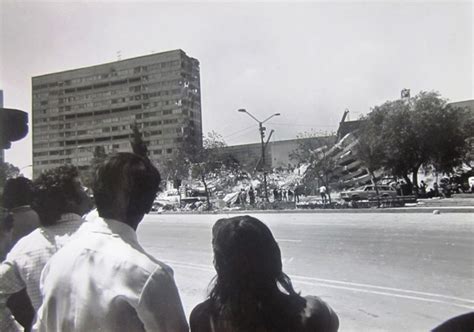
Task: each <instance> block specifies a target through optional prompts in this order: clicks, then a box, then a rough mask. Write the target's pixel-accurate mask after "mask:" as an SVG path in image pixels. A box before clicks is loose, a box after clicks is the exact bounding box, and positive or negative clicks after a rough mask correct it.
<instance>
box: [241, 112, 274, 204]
mask: <svg viewBox="0 0 474 332" xmlns="http://www.w3.org/2000/svg"><path fill="white" fill-rule="evenodd" d="M238 111H239V112H241V113H247V115H248V116H250V117H251V118H252V119H254V120H255V121H257V122H258V129H259V131H260V142H261V144H262V168H263V188H264V190H265V200H266V201H267V202H268V201H269V200H268V190H267V170H266V167H265V142H264V140H263V138H264V137H265V127H264V126H263V124H264V123H265V122H267V121H268V120H270V119H271V118H273V117H274V116H279V115H280V113H274V114H272V115H270V116H269V117H268V118H266V119H265V120H263V121H260V120H258V119H257V118H256V117H255V116H253V115H252V114H251V113H250V112H249V111H247V110H246V109H243V108H241V109H239V110H238Z"/></svg>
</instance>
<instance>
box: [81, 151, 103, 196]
mask: <svg viewBox="0 0 474 332" xmlns="http://www.w3.org/2000/svg"><path fill="white" fill-rule="evenodd" d="M105 158H107V153H106V152H105V148H104V147H103V146H96V147H95V148H94V154H93V157H92V160H91V164H90V166H89V167H88V168H87V169H86V170H85V171H84V172H83V173H82V181H83V183H84V185H85V186H86V187H88V188H91V187H92V184H93V181H94V174H95V171H96V170H97V168H98V167H99V166H100V165H101V164H102V163H103V162H104V160H105Z"/></svg>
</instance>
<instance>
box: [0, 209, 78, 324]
mask: <svg viewBox="0 0 474 332" xmlns="http://www.w3.org/2000/svg"><path fill="white" fill-rule="evenodd" d="M83 221H84V220H83V219H82V218H81V216H79V215H77V214H74V213H66V214H63V215H61V218H60V220H59V221H57V223H56V224H54V225H51V226H47V227H44V226H43V227H39V228H37V229H36V230H34V231H33V232H31V233H30V234H28V235H27V236H25V237H23V238H21V239H20V240H19V241H18V242H17V243H16V245H15V246H14V247H13V248H12V249H11V250H10V252H9V253H8V255H7V257H6V259H5V261H3V262H2V264H0V317H4V319H1V320H0V331H8V329H6V326H4V325H3V324H8V326H11V323H10V322H9V321H8V319H7V318H6V317H8V315H9V311H8V309H7V308H6V305H5V303H6V300H7V299H8V297H9V296H10V295H12V294H14V293H16V292H19V291H21V290H22V289H24V288H26V291H27V293H28V296H29V297H30V300H31V304H32V305H33V307H34V309H35V310H36V311H37V310H38V308H39V307H40V305H41V293H40V289H39V281H40V276H41V271H42V270H43V267H44V266H45V265H46V263H47V262H48V260H49V259H50V258H51V256H53V255H54V253H56V251H58V250H59V248H61V247H62V246H63V245H64V244H65V243H66V242H67V241H68V240H69V239H70V237H71V236H72V235H73V234H74V233H75V232H76V231H77V230H78V229H79V227H80V226H81V225H82V223H83Z"/></svg>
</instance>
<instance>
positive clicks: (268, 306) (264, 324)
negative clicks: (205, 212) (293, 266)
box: [190, 216, 339, 332]
mask: <svg viewBox="0 0 474 332" xmlns="http://www.w3.org/2000/svg"><path fill="white" fill-rule="evenodd" d="M212 248H213V251H214V266H215V268H216V272H217V276H216V278H215V281H214V284H213V288H212V290H211V291H210V294H209V298H208V299H207V300H206V301H204V302H202V303H200V304H198V305H197V306H196V307H195V308H194V309H193V311H192V312H191V317H190V326H191V332H217V331H223V332H237V331H261V332H270V331H271V332H274V331H291V332H303V331H324V332H333V331H337V330H338V328H339V319H338V317H337V315H336V313H335V312H334V311H333V310H332V309H331V307H330V306H329V305H328V304H326V303H325V302H324V301H323V300H322V299H320V298H319V297H317V296H306V297H302V296H300V295H299V294H298V293H297V292H296V291H295V290H294V289H293V285H292V283H291V280H290V278H289V277H288V276H287V275H286V274H285V273H284V272H283V270H282V261H281V252H280V248H279V247H278V243H277V242H276V241H275V238H274V237H273V234H272V232H271V231H270V229H269V228H268V227H267V226H266V225H265V224H264V223H262V222H261V221H260V220H258V219H255V218H253V217H250V216H238V217H233V218H229V219H220V220H218V221H217V222H216V223H215V224H214V226H213V228H212Z"/></svg>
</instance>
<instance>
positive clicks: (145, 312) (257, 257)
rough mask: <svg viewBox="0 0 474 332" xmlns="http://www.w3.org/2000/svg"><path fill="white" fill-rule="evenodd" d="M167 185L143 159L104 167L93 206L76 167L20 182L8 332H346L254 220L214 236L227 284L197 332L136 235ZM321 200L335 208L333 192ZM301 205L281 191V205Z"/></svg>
mask: <svg viewBox="0 0 474 332" xmlns="http://www.w3.org/2000/svg"><path fill="white" fill-rule="evenodd" d="M160 182H161V177H160V173H159V171H158V170H157V169H156V168H155V166H154V165H153V164H152V163H151V162H150V161H149V160H148V159H147V158H143V157H141V156H138V155H136V154H133V153H117V154H113V155H110V156H108V157H107V159H106V160H105V161H104V162H103V163H102V164H101V165H99V166H98V168H97V169H96V170H95V174H94V181H93V186H92V192H93V201H92V199H91V197H90V196H89V195H88V194H87V193H86V190H85V187H84V186H83V185H82V183H81V179H80V176H79V172H78V169H77V168H76V167H74V166H71V165H64V166H60V167H57V168H54V169H50V170H47V171H45V172H43V173H42V174H40V175H39V176H38V178H37V179H35V180H34V181H33V182H32V181H30V180H28V179H25V178H22V177H20V178H16V179H10V180H8V181H7V183H6V186H5V188H4V192H3V202H2V204H3V208H4V210H2V215H1V220H0V221H1V223H0V250H1V251H0V256H1V257H0V258H1V260H2V262H1V264H0V331H20V330H24V331H31V330H38V331H171V332H179V331H188V330H189V329H191V331H197V332H200V331H203V332H204V331H205V332H208V331H209V332H217V331H223V332H243V331H255V332H257V331H258V332H260V331H261V332H270V331H282V332H283V331H329V332H330V331H337V330H338V328H339V319H338V316H337V314H336V313H335V312H334V310H333V309H332V308H331V307H330V306H329V305H328V304H326V303H325V302H324V301H323V300H322V299H321V298H319V297H317V296H305V297H303V296H301V295H300V294H299V293H297V292H296V291H295V290H294V288H293V286H292V282H291V279H290V278H289V277H288V276H287V275H286V274H285V273H284V272H283V269H282V257H281V252H280V248H279V246H278V243H277V242H276V240H275V238H274V237H273V234H272V232H271V231H270V229H269V228H268V227H267V226H266V225H265V224H264V223H263V222H261V221H260V220H258V219H256V218H254V217H251V216H246V215H240V216H235V217H232V218H224V219H219V220H217V222H216V223H215V224H214V226H213V227H212V248H213V252H214V260H213V262H214V266H215V269H216V273H217V275H216V277H215V278H214V279H213V281H212V284H211V287H210V291H209V294H208V297H207V299H206V300H204V301H203V302H202V303H199V304H198V305H196V306H195V308H194V309H193V310H192V312H191V315H190V317H189V322H188V320H187V318H186V316H185V314H184V310H183V306H182V303H181V298H180V294H179V291H178V288H177V286H176V284H175V281H174V275H173V270H172V268H171V267H170V266H168V265H167V264H165V263H163V262H161V261H159V260H158V259H156V258H155V257H153V256H152V255H150V254H149V253H147V251H146V250H145V249H144V248H143V247H142V246H141V245H140V243H139V241H138V239H137V235H136V230H137V228H138V227H139V225H140V223H141V221H142V219H143V218H144V216H145V215H146V214H147V213H149V212H150V210H151V208H152V204H153V202H154V200H155V198H156V195H157V193H158V191H159V188H160ZM319 191H320V194H321V197H322V199H325V196H326V188H325V187H324V188H322V187H321V188H319ZM259 194H260V195H261V193H256V192H255V191H254V189H253V188H252V187H251V188H249V190H248V191H246V190H242V191H241V193H240V194H239V199H241V204H245V203H243V202H247V199H248V202H249V204H253V203H254V202H255V198H256V197H257V196H259ZM294 195H295V194H294V193H293V194H291V193H290V190H287V191H286V192H285V191H284V190H279V189H278V188H276V189H275V190H273V196H274V199H275V200H282V201H285V200H288V201H291V200H293V199H296V198H295V196H294ZM472 319H473V316H472V315H469V314H468V315H464V316H462V317H460V318H456V319H454V320H452V321H448V322H447V323H446V324H443V325H441V326H440V327H438V328H436V329H435V331H450V330H451V329H452V328H455V329H456V328H464V327H466V326H471V325H468V324H470V323H472ZM459 330H460V331H464V330H463V329H459Z"/></svg>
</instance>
